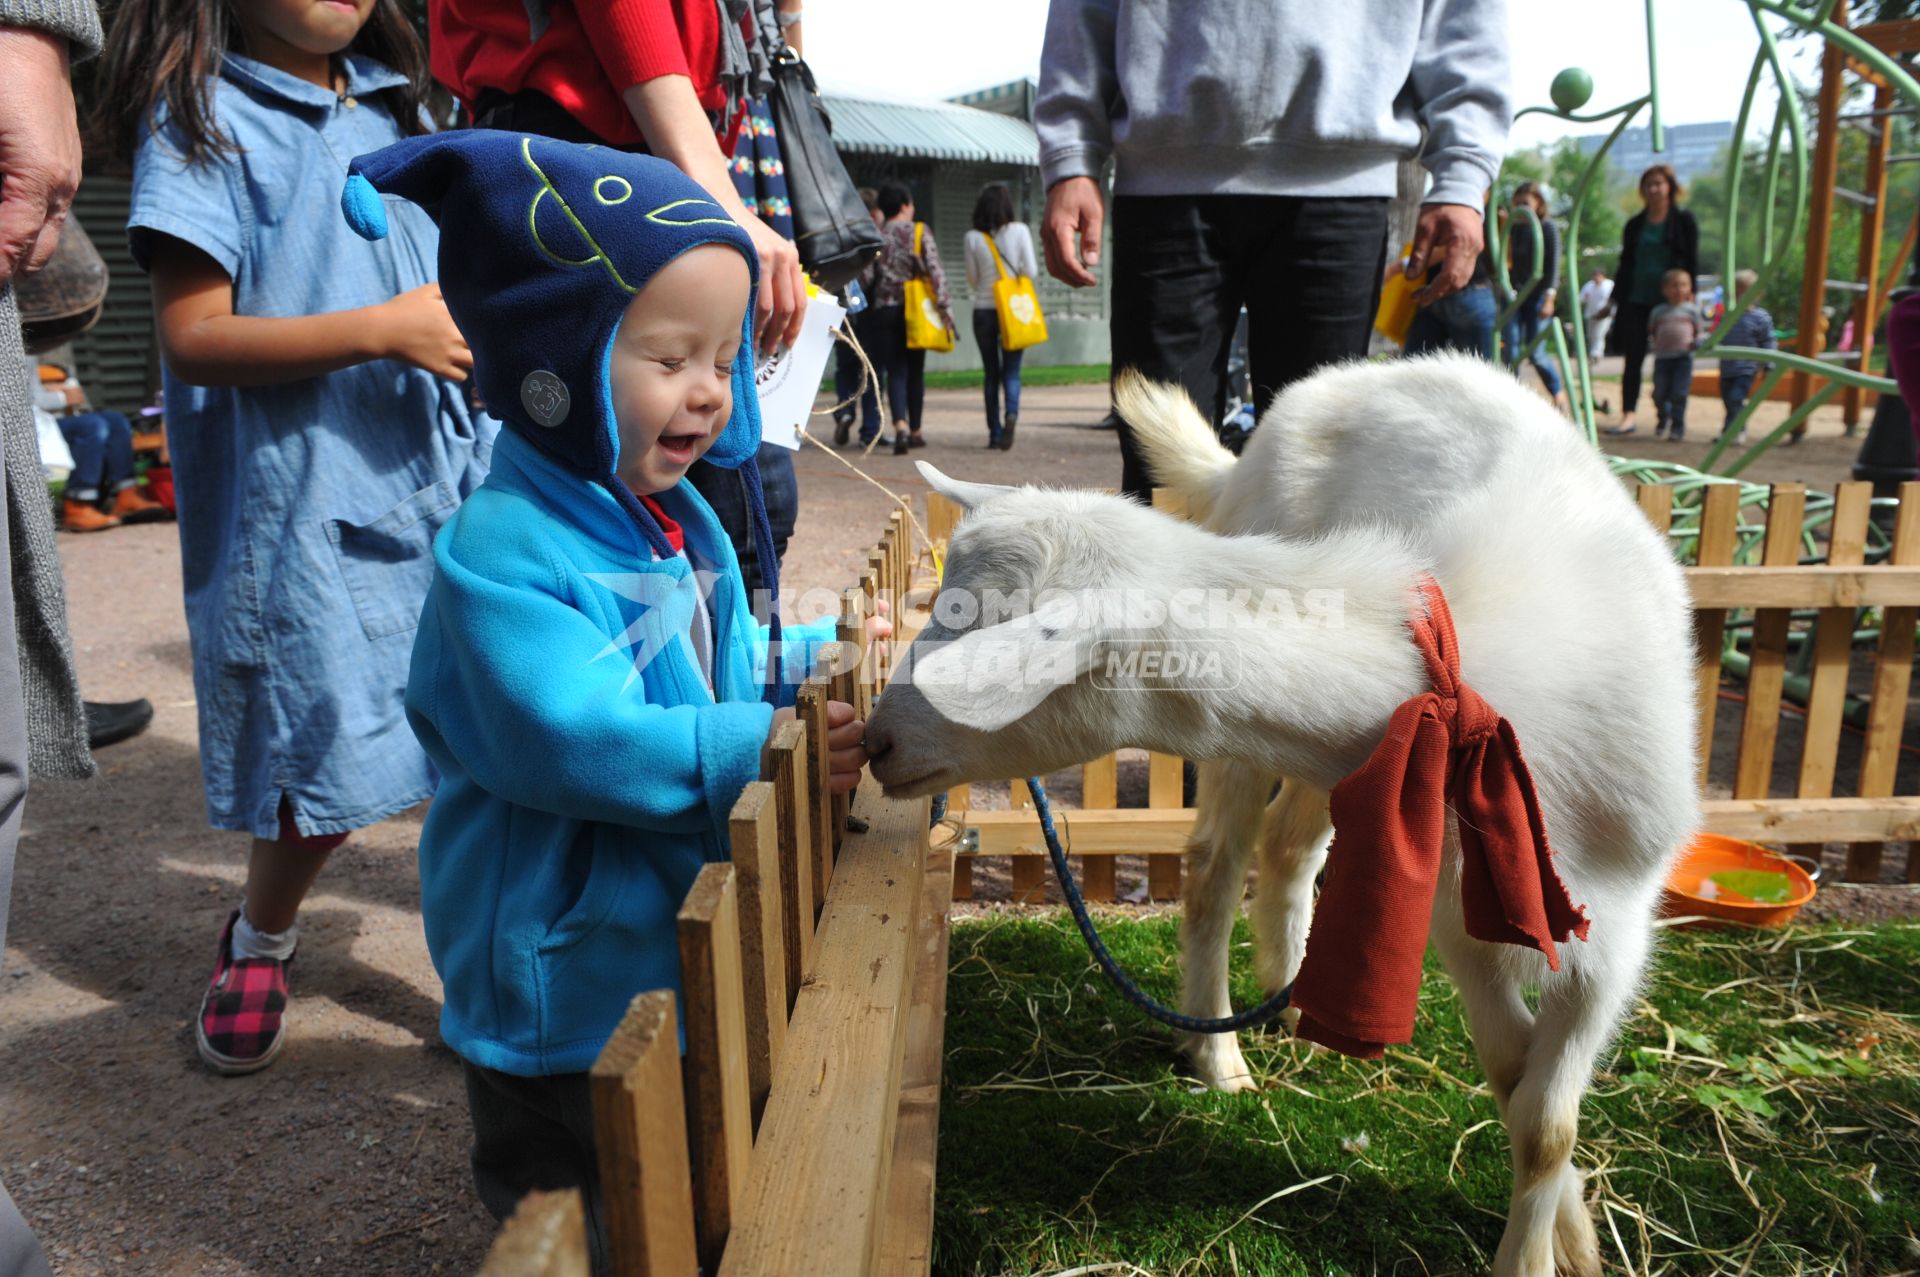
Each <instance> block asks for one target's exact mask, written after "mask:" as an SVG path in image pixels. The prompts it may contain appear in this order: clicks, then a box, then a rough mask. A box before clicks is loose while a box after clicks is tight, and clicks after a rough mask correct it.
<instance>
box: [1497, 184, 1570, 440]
mask: <svg viewBox="0 0 1920 1277" xmlns="http://www.w3.org/2000/svg"><path fill="white" fill-rule="evenodd" d="M1512 203H1513V208H1514V210H1515V212H1514V215H1513V216H1512V217H1511V218H1509V219H1508V222H1507V226H1508V231H1507V236H1508V238H1507V248H1508V264H1509V269H1508V274H1507V278H1508V279H1509V280H1511V281H1512V282H1513V286H1514V287H1515V288H1519V287H1521V286H1522V285H1524V284H1525V283H1526V282H1527V281H1528V280H1529V279H1531V278H1533V270H1534V265H1535V263H1538V262H1544V265H1542V266H1541V270H1540V280H1539V282H1538V283H1536V284H1535V285H1534V286H1533V287H1532V288H1530V289H1528V290H1527V291H1526V293H1525V294H1523V295H1522V296H1521V298H1520V306H1519V309H1517V310H1515V311H1514V312H1513V314H1512V316H1511V317H1509V319H1508V320H1507V333H1506V341H1507V350H1508V357H1509V358H1512V357H1514V356H1515V355H1517V354H1518V353H1519V352H1520V351H1522V350H1524V349H1526V348H1527V347H1528V346H1529V345H1533V339H1534V338H1535V337H1537V336H1539V334H1540V330H1541V329H1542V328H1544V327H1545V326H1546V322H1547V320H1549V319H1551V318H1553V303H1554V298H1555V297H1557V296H1558V295H1559V291H1560V290H1559V286H1558V285H1559V279H1560V228H1559V227H1558V226H1555V225H1554V224H1553V218H1552V217H1550V216H1549V215H1548V213H1547V199H1546V196H1544V195H1542V194H1541V193H1540V187H1539V186H1538V185H1537V184H1535V183H1533V182H1522V183H1520V185H1519V186H1517V187H1515V188H1514V192H1513V201H1512ZM1521 208H1531V209H1532V210H1533V214H1534V216H1535V217H1536V218H1538V219H1539V223H1540V230H1539V233H1538V234H1537V235H1536V234H1535V232H1534V229H1533V224H1532V223H1531V222H1529V221H1528V220H1527V219H1526V218H1525V217H1523V216H1521V215H1520V213H1519V211H1518V210H1520V209H1521ZM1528 359H1529V360H1530V362H1531V363H1532V364H1533V370H1534V372H1536V373H1538V374H1539V375H1540V383H1541V384H1542V385H1544V386H1545V387H1546V388H1547V393H1548V394H1549V395H1551V396H1552V397H1553V401H1554V403H1556V404H1558V405H1559V406H1560V407H1561V408H1565V407H1566V406H1567V397H1566V395H1565V393H1563V391H1562V389H1561V386H1560V370H1559V369H1558V368H1556V367H1555V366H1554V362H1553V358H1552V352H1551V351H1550V350H1549V349H1548V346H1547V343H1546V342H1544V341H1543V342H1541V343H1539V344H1538V345H1533V350H1532V353H1531V354H1530V355H1529V356H1528Z"/></svg>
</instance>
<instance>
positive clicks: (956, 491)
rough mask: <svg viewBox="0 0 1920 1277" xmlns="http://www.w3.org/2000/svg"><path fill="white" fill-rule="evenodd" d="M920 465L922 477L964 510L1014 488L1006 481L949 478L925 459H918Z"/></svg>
mask: <svg viewBox="0 0 1920 1277" xmlns="http://www.w3.org/2000/svg"><path fill="white" fill-rule="evenodd" d="M914 464H915V465H916V466H918V467H920V477H921V478H922V479H925V480H926V481H927V482H928V483H929V484H931V485H932V486H933V490H934V491H935V492H938V493H939V494H940V495H941V496H943V497H945V498H947V499H948V500H949V501H952V502H954V503H955V504H957V505H958V506H960V508H961V509H963V510H971V509H973V508H974V507H975V506H977V505H979V504H980V503H981V502H982V501H989V500H992V499H993V498H994V497H1003V496H1005V495H1006V494H1007V493H1009V492H1012V491H1013V489H1012V488H1010V487H1008V486H1007V485H1006V484H1004V483H968V482H966V481H965V480H963V479H949V478H948V477H947V476H946V475H944V474H942V473H940V468H939V467H938V466H930V465H928V464H927V463H926V462H924V461H916V462H914Z"/></svg>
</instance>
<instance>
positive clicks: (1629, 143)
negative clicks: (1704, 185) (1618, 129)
mask: <svg viewBox="0 0 1920 1277" xmlns="http://www.w3.org/2000/svg"><path fill="white" fill-rule="evenodd" d="M1662 131H1663V133H1664V134H1665V136H1664V137H1663V138H1662V139H1661V140H1662V141H1664V142H1665V143H1666V149H1665V150H1662V151H1658V152H1656V151H1655V150H1654V149H1653V130H1652V129H1651V128H1648V127H1646V126H1644V125H1643V126H1640V127H1638V128H1630V129H1627V130H1625V131H1624V132H1622V133H1621V134H1620V140H1619V141H1618V142H1615V143H1614V144H1613V149H1612V150H1611V151H1608V152H1607V167H1608V168H1609V169H1611V170H1612V171H1613V172H1615V173H1618V174H1621V175H1622V176H1624V177H1625V178H1626V179H1627V181H1628V182H1629V184H1631V183H1633V182H1636V181H1638V180H1639V179H1640V175H1641V174H1642V173H1644V172H1646V171H1647V170H1648V169H1649V168H1651V167H1652V166H1653V165H1655V164H1671V165H1673V171H1674V172H1675V173H1676V174H1677V175H1679V178H1680V183H1681V185H1683V186H1684V185H1687V184H1688V183H1691V182H1692V181H1693V179H1694V178H1696V177H1701V176H1704V175H1706V174H1708V173H1711V172H1713V171H1714V170H1715V169H1716V168H1718V167H1719V165H1720V160H1721V155H1722V153H1723V152H1724V151H1725V150H1726V148H1727V145H1728V144H1729V143H1731V142H1732V141H1733V122H1732V121H1731V120H1721V121H1719V122H1718V123H1714V124H1669V125H1667V126H1666V128H1665V129H1664V130H1662ZM1606 140H1607V135H1606V134H1605V133H1590V134H1588V135H1587V136H1585V137H1581V138H1575V139H1574V141H1575V142H1577V143H1578V144H1579V147H1580V153H1581V154H1583V155H1592V154H1593V153H1594V152H1595V151H1597V150H1599V149H1600V146H1601V144H1602V143H1604V142H1605V141H1606Z"/></svg>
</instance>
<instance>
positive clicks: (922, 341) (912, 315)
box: [900, 222, 953, 350]
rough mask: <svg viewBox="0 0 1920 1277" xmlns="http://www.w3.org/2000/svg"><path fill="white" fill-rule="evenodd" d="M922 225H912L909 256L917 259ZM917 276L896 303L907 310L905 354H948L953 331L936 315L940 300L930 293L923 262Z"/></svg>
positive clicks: (929, 280)
mask: <svg viewBox="0 0 1920 1277" xmlns="http://www.w3.org/2000/svg"><path fill="white" fill-rule="evenodd" d="M926 230H927V225H926V223H925V222H915V223H914V224H913V255H914V256H915V257H919V256H920V245H921V243H922V242H923V237H924V236H925V234H926ZM920 268H921V273H920V274H918V275H915V276H914V277H913V278H912V279H909V280H908V281H907V282H906V283H905V284H904V285H902V287H901V292H900V299H901V301H903V302H904V303H905V304H906V308H907V349H908V350H952V349H953V329H951V328H949V327H947V320H946V317H945V316H944V315H942V314H941V313H940V298H939V297H938V296H936V295H935V293H934V291H933V281H932V280H931V279H929V278H928V277H927V275H926V273H925V272H926V260H925V259H924V258H922V259H921V262H920Z"/></svg>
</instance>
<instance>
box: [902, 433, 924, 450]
mask: <svg viewBox="0 0 1920 1277" xmlns="http://www.w3.org/2000/svg"><path fill="white" fill-rule="evenodd" d="M926 446H927V441H926V440H925V439H922V438H921V437H920V432H919V431H918V430H916V431H914V432H913V433H912V434H910V435H908V436H907V447H909V448H924V447H926Z"/></svg>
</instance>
